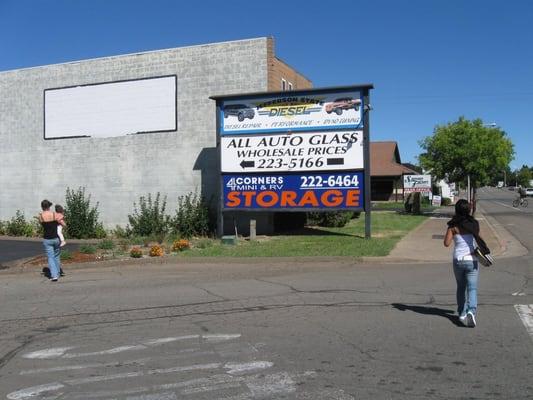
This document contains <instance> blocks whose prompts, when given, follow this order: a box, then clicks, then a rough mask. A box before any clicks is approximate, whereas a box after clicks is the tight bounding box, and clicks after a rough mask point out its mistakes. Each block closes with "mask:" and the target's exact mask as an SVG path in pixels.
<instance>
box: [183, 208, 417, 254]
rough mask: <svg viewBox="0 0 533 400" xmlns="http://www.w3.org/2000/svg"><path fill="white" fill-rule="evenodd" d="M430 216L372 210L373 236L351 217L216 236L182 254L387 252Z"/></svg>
mask: <svg viewBox="0 0 533 400" xmlns="http://www.w3.org/2000/svg"><path fill="white" fill-rule="evenodd" d="M426 218H427V217H425V216H414V215H401V214H398V213H395V212H392V211H391V212H386V211H385V212H380V213H376V214H372V235H373V237H372V239H368V240H367V239H365V238H364V234H365V219H364V218H358V219H353V220H351V221H350V222H349V223H348V224H347V225H346V226H345V227H342V228H322V227H307V228H304V229H303V230H300V231H298V232H293V233H290V234H286V235H275V236H271V237H268V238H267V239H265V240H257V241H254V242H248V241H239V243H238V244H237V245H235V246H232V245H223V244H221V243H220V240H213V241H212V244H211V245H210V246H206V245H205V243H204V245H203V246H202V248H198V247H194V248H192V249H191V250H190V251H186V252H182V253H180V254H179V256H180V257H195V256H197V257H291V256H351V257H375V256H386V255H387V254H389V252H390V251H391V250H392V248H393V247H394V245H395V244H396V243H397V242H398V241H399V240H400V239H401V238H402V237H403V236H405V235H406V234H407V233H408V232H409V231H411V230H412V229H413V228H415V227H416V226H418V225H419V224H420V223H421V222H422V221H424V220H425V219H426Z"/></svg>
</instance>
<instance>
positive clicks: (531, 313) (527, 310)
mask: <svg viewBox="0 0 533 400" xmlns="http://www.w3.org/2000/svg"><path fill="white" fill-rule="evenodd" d="M514 308H515V309H516V312H517V313H518V315H519V316H520V319H521V320H522V322H523V324H524V326H525V327H526V329H527V332H528V333H529V336H530V337H531V339H533V304H516V305H515V306H514Z"/></svg>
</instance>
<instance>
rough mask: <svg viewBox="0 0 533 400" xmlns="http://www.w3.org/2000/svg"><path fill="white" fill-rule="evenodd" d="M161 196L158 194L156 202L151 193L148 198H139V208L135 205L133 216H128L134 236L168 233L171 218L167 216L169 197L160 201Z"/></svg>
mask: <svg viewBox="0 0 533 400" xmlns="http://www.w3.org/2000/svg"><path fill="white" fill-rule="evenodd" d="M160 197H161V194H160V193H159V192H158V193H157V194H156V196H155V200H152V195H151V194H150V193H149V194H148V198H146V197H144V196H141V197H140V198H139V207H138V208H137V204H136V203H133V214H130V215H128V220H129V222H130V225H131V230H132V233H133V234H134V235H139V236H149V235H157V234H160V235H164V234H165V233H166V232H167V231H168V224H169V217H168V216H167V215H165V208H166V206H167V197H166V196H165V197H164V198H163V201H162V202H161V201H160Z"/></svg>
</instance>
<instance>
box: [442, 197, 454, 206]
mask: <svg viewBox="0 0 533 400" xmlns="http://www.w3.org/2000/svg"><path fill="white" fill-rule="evenodd" d="M440 204H441V205H442V206H450V205H452V199H450V198H449V197H443V198H442V201H441V203H440Z"/></svg>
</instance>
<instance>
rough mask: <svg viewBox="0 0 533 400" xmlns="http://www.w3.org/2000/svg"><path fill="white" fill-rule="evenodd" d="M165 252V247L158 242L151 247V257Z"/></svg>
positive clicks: (159, 255) (160, 255)
mask: <svg viewBox="0 0 533 400" xmlns="http://www.w3.org/2000/svg"><path fill="white" fill-rule="evenodd" d="M164 254H165V251H164V250H163V247H162V246H160V245H158V244H156V245H154V246H152V247H151V248H150V257H162V256H163V255H164Z"/></svg>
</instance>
